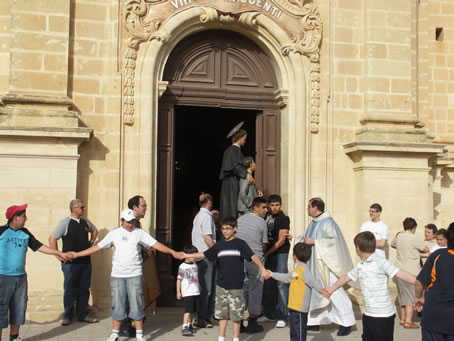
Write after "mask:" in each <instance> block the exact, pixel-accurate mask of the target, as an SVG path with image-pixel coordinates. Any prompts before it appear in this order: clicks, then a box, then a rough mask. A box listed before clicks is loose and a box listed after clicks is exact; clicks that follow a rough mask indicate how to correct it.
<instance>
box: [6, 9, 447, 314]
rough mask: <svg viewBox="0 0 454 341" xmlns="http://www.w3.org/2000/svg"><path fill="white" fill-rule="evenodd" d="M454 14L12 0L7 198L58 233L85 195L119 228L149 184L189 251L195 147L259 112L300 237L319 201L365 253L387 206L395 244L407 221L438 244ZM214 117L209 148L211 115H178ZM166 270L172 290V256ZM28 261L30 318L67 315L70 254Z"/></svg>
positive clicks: (267, 160)
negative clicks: (431, 231) (189, 186)
mask: <svg viewBox="0 0 454 341" xmlns="http://www.w3.org/2000/svg"><path fill="white" fill-rule="evenodd" d="M453 17H454V4H452V3H451V1H450V0H411V1H409V0H367V1H359V0H358V1H356V0H355V1H341V0H335V1H333V0H110V1H95V0H72V1H61V0H47V1H26V0H16V1H12V0H7V1H3V2H1V4H0V146H1V149H0V169H1V173H0V174H1V175H2V176H1V178H0V189H1V193H2V196H1V199H0V204H1V205H0V207H1V208H2V209H4V210H5V209H6V207H8V206H9V205H12V204H22V203H25V202H27V203H28V204H29V208H28V210H27V215H28V217H29V220H28V222H27V227H28V228H29V229H30V230H31V231H32V233H34V234H35V236H36V237H37V238H38V239H39V240H41V241H42V242H45V243H47V238H48V236H49V234H50V232H51V230H52V229H53V228H54V226H55V225H56V224H57V222H58V221H59V220H60V219H62V218H63V217H64V216H66V215H68V213H69V212H68V206H69V201H70V200H71V199H73V198H75V197H78V198H81V199H83V200H84V201H85V203H86V206H87V216H88V218H89V219H90V220H91V221H92V222H93V223H94V224H95V225H96V226H97V227H98V229H99V230H100V238H102V237H103V236H104V235H105V234H106V233H107V232H108V231H109V230H111V229H112V228H113V227H115V226H118V224H119V212H120V211H121V210H122V209H123V208H124V207H126V204H127V200H128V198H130V197H131V196H133V195H135V194H141V195H143V196H144V197H145V199H146V200H147V202H148V212H147V215H146V217H145V218H144V219H143V221H142V225H143V227H144V228H146V229H147V230H149V231H150V233H151V234H152V235H153V236H155V237H156V238H157V239H158V240H159V241H161V242H163V243H165V244H167V245H169V246H171V247H175V248H179V245H176V244H175V240H183V239H182V237H181V236H180V235H181V234H182V233H184V232H182V231H181V230H179V229H178V226H177V225H180V224H179V223H178V224H177V223H176V221H177V213H176V211H177V210H178V209H177V206H176V204H175V202H176V200H177V199H178V197H180V196H181V195H182V193H181V191H177V190H175V189H176V188H180V187H178V186H180V184H179V182H178V181H177V179H179V178H178V176H179V175H178V174H179V173H178V172H180V171H181V168H182V167H183V168H184V166H181V165H180V163H179V162H180V161H179V160H180V159H178V157H177V156H176V155H177V153H178V150H180V149H181V148H183V146H184V145H185V144H187V145H190V146H192V148H193V149H192V153H194V154H193V155H196V154H198V153H200V152H201V150H203V149H205V148H208V146H209V145H210V144H216V142H217V139H224V137H225V134H224V133H225V130H226V131H228V130H229V129H230V128H231V127H232V126H233V125H234V124H236V123H237V120H240V119H243V118H244V120H246V121H247V124H249V126H248V127H249V128H248V129H249V130H248V131H251V134H250V139H249V142H248V143H249V144H250V146H252V147H251V148H252V153H255V157H256V161H257V165H258V167H257V174H256V180H257V184H258V185H259V186H260V187H261V188H262V189H263V190H264V192H265V194H272V192H279V193H280V194H281V195H282V197H283V201H284V209H285V211H286V212H288V214H289V216H290V217H291V231H292V233H294V234H301V233H303V232H304V228H305V226H306V225H307V224H308V221H309V220H308V217H307V214H306V210H305V208H306V204H307V201H308V199H309V198H311V197H314V196H320V197H322V198H323V199H324V200H325V202H326V203H327V209H328V210H329V211H330V212H331V213H332V214H333V216H334V218H335V219H336V221H337V222H338V223H339V225H340V226H341V228H342V230H343V231H344V234H345V237H346V240H347V241H348V245H349V246H350V247H351V250H352V251H353V246H352V244H353V243H352V239H353V236H354V235H355V234H356V233H357V232H358V230H359V227H360V224H361V223H362V222H363V221H365V220H367V219H368V214H367V212H368V208H369V205H370V204H372V203H374V202H378V203H380V204H381V205H382V206H383V208H384V212H383V216H382V217H383V220H384V221H385V222H386V223H387V224H388V226H389V227H390V236H389V238H390V239H392V238H393V236H394V235H395V234H396V233H397V232H398V231H400V230H401V229H402V227H401V226H402V225H401V223H402V221H403V219H404V218H405V217H414V218H415V219H416V220H417V222H418V226H419V229H418V231H417V234H418V235H419V236H420V237H421V238H422V237H423V226H424V225H425V224H427V223H431V222H434V223H435V224H437V226H439V227H445V228H446V227H447V226H448V224H449V223H450V222H451V221H453V220H454V219H453V216H452V214H451V212H453V211H454V204H453V202H454V200H453V199H454V193H453V186H454V185H453V183H452V182H453V180H452V179H453V176H454V162H453V161H454V160H453V158H452V155H453V151H454V20H453ZM197 112H199V113H200V112H207V114H206V115H205V116H203V120H205V121H206V122H208V121H207V120H213V121H209V122H214V123H216V120H222V124H221V123H219V124H218V125H216V124H213V127H214V126H216V128H213V129H216V134H214V135H213V137H212V138H210V139H208V141H207V140H205V139H203V138H200V139H198V138H194V137H193V136H197V133H199V134H200V135H203V134H208V133H207V132H206V131H208V130H211V131H213V129H211V127H212V126H211V123H206V124H204V123H203V122H204V121H203V120H202V123H201V124H199V126H200V129H201V130H197V129H199V128H196V127H195V126H191V129H190V131H189V132H188V131H185V130H184V124H181V123H178V122H181V121H182V120H187V121H184V122H186V123H187V124H189V123H190V122H191V119H192V118H191V117H193V118H195V117H196V115H197ZM209 112H215V113H216V115H218V116H213V115H214V114H213V115H212V116H210V114H209ZM185 115H186V118H184V119H183V118H182V117H183V116H185ZM191 115H193V116H191ZM232 115H233V116H232ZM188 117H189V118H188ZM232 117H233V118H232ZM219 122H221V121H219ZM248 122H249V123H248ZM186 123H185V124H186ZM224 123H225V125H226V127H223V125H224ZM219 126H221V127H219ZM203 129H205V130H206V131H205V130H203ZM194 130H196V131H195V133H196V135H190V133H194ZM221 135H222V138H219V136H221ZM248 136H249V135H248ZM186 139H187V140H186ZM205 159H206V158H205ZM213 160H214V159H213ZM186 162H189V161H186ZM213 162H214V161H213ZM219 166H220V165H219ZM192 168H194V166H192ZM189 173H190V172H189V171H188V174H189ZM205 176H206V173H205V172H200V173H199V175H198V176H192V177H191V176H190V175H186V177H185V178H184V179H185V180H184V181H186V182H191V181H199V177H200V178H203V177H205ZM216 176H217V174H216V175H215V177H216ZM219 186H220V184H219ZM181 188H183V187H181ZM208 188H210V187H209V186H208ZM183 230H184V229H183ZM177 231H178V232H177ZM180 237H181V238H180ZM352 254H353V253H352ZM394 257H395V253H394V251H393V250H389V258H390V259H391V260H393V259H394ZM92 262H93V268H94V271H93V280H92V296H93V302H94V304H95V306H96V307H99V308H107V307H108V306H109V300H110V288H109V284H108V283H109V282H108V276H109V273H110V267H111V252H103V253H101V254H98V255H96V256H93V257H92ZM158 269H159V272H160V278H161V284H163V285H165V287H166V286H167V285H171V283H172V282H173V277H172V263H171V260H170V258H168V257H165V256H162V255H159V256H158ZM27 271H28V276H29V305H28V317H29V318H30V319H32V320H38V321H43V320H47V319H53V318H56V317H58V315H59V314H60V313H61V311H62V282H63V279H62V275H61V270H60V266H59V264H58V262H57V260H56V259H53V258H51V257H49V256H45V255H42V254H32V252H29V253H28V257H27ZM173 292H174V290H172V292H171V295H173ZM163 302H164V303H166V302H167V303H168V302H170V301H168V300H167V301H166V299H165V295H164V299H163Z"/></svg>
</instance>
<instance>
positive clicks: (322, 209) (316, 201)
mask: <svg viewBox="0 0 454 341" xmlns="http://www.w3.org/2000/svg"><path fill="white" fill-rule="evenodd" d="M309 202H310V203H311V206H312V207H317V208H318V210H319V211H320V212H325V203H324V202H323V200H322V199H321V198H318V197H315V198H312V199H311V200H309Z"/></svg>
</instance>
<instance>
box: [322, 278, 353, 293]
mask: <svg viewBox="0 0 454 341" xmlns="http://www.w3.org/2000/svg"><path fill="white" fill-rule="evenodd" d="M351 280H352V279H351V278H350V276H348V275H347V274H345V275H343V276H342V277H341V278H339V279H338V280H337V281H336V283H334V284H333V285H332V286H331V287H330V288H328V289H326V290H327V291H328V293H329V295H330V296H331V295H332V294H333V292H335V291H336V290H337V289H339V288H340V287H343V286H344V285H345V284H347V283H348V282H350V281H351Z"/></svg>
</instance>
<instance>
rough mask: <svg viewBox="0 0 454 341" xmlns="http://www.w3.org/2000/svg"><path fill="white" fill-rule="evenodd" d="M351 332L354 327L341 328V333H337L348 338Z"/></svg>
mask: <svg viewBox="0 0 454 341" xmlns="http://www.w3.org/2000/svg"><path fill="white" fill-rule="evenodd" d="M351 332H352V327H343V326H339V331H338V332H337V336H347V335H348V334H350V333H351Z"/></svg>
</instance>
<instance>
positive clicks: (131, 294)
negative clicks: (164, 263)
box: [70, 209, 184, 341]
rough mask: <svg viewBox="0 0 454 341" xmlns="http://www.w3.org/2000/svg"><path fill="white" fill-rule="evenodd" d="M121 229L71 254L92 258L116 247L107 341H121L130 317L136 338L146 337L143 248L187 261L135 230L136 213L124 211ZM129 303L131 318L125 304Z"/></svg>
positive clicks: (180, 255)
mask: <svg viewBox="0 0 454 341" xmlns="http://www.w3.org/2000/svg"><path fill="white" fill-rule="evenodd" d="M120 217H121V226H120V227H117V228H114V229H113V230H112V231H110V232H109V233H108V234H107V235H106V236H105V237H104V239H103V240H101V241H100V242H99V243H98V245H94V246H92V247H90V248H88V249H86V250H84V251H80V252H77V253H76V252H71V253H70V254H71V257H72V258H78V257H84V256H89V255H92V254H94V253H96V252H99V251H101V250H102V249H109V248H111V247H113V248H114V253H113V256H112V273H111V275H110V287H111V290H112V320H113V321H112V335H110V337H109V338H108V339H107V341H118V340H119V336H118V334H119V332H120V325H121V321H122V320H124V319H125V318H126V317H130V318H131V319H133V320H134V324H135V327H136V338H137V340H139V341H143V340H145V339H144V337H143V321H142V319H143V317H144V312H143V306H144V301H143V295H142V261H143V259H142V248H147V249H149V248H153V249H155V250H158V251H161V252H163V253H168V254H171V255H172V256H173V257H174V258H176V259H184V253H183V252H176V251H175V250H172V249H170V248H168V247H167V246H165V245H164V244H161V243H159V242H158V241H156V239H154V238H153V237H152V236H150V235H149V234H148V233H147V232H145V231H144V230H143V229H141V228H137V227H135V221H136V217H135V215H134V211H133V210H131V209H126V210H123V211H122V212H121V216H120ZM127 301H128V302H129V316H127V314H126V310H125V305H126V302H127Z"/></svg>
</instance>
